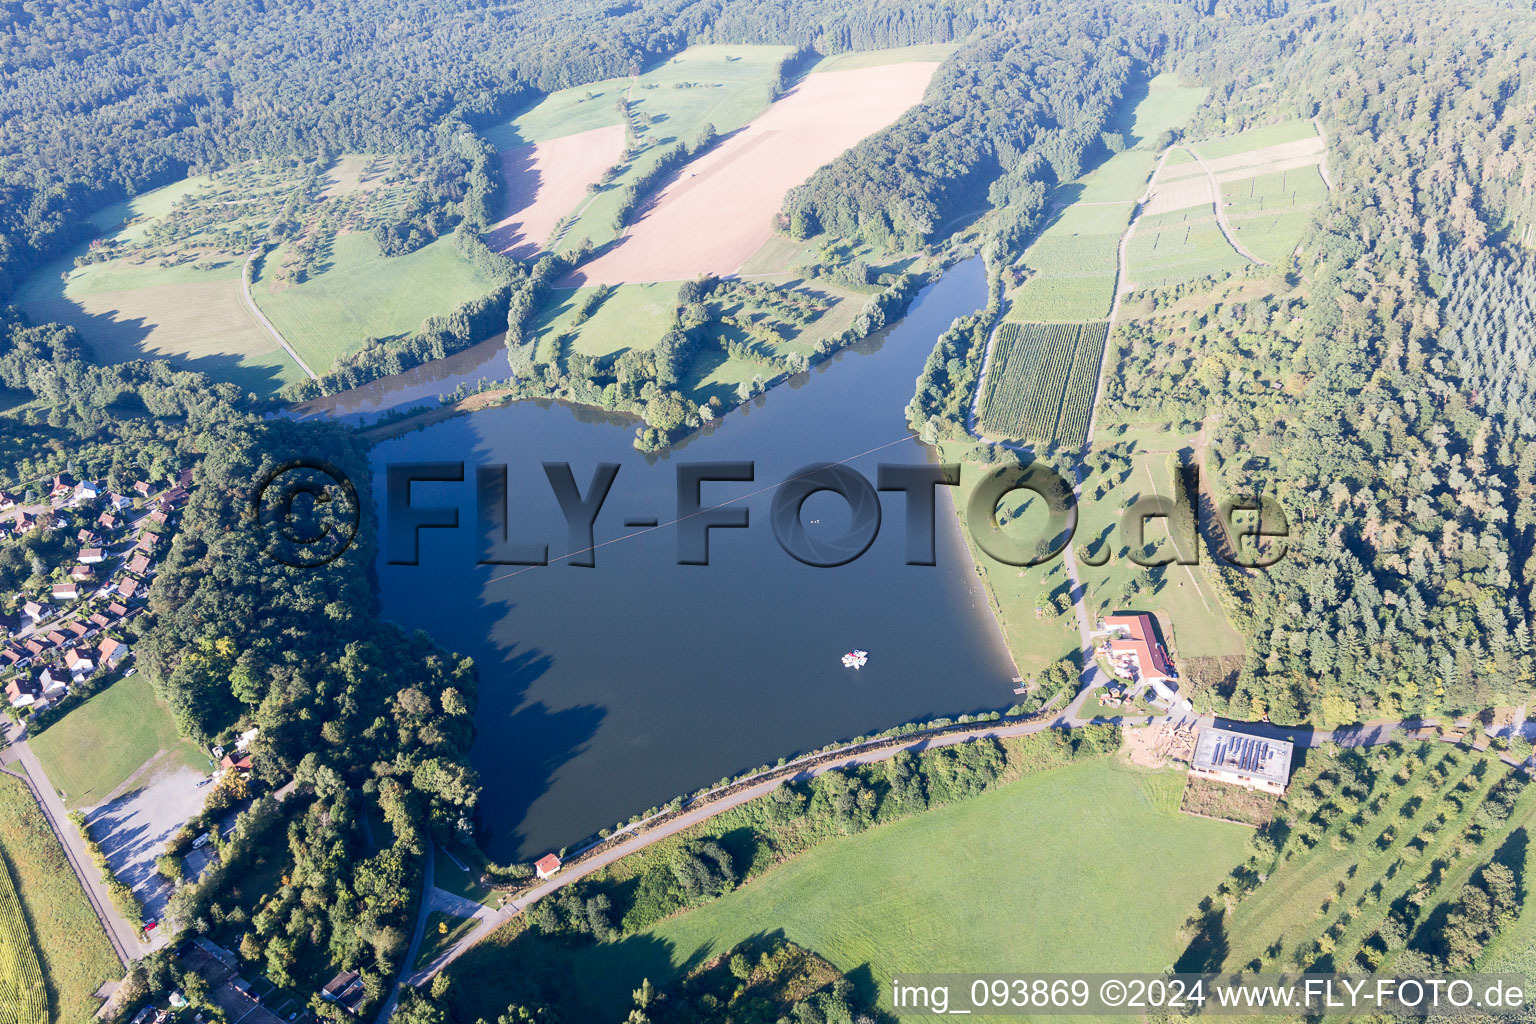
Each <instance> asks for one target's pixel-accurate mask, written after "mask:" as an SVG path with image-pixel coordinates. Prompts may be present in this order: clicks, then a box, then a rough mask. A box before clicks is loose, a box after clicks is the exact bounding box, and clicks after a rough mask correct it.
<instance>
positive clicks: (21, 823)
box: [0, 776, 123, 1024]
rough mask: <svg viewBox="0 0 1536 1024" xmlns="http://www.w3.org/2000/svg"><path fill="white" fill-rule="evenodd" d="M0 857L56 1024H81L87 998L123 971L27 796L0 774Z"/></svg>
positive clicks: (92, 1006) (89, 1004)
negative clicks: (7, 870) (13, 886)
mask: <svg viewBox="0 0 1536 1024" xmlns="http://www.w3.org/2000/svg"><path fill="white" fill-rule="evenodd" d="M0 853H3V854H4V856H3V858H0V859H3V860H4V861H5V862H6V864H7V865H8V866H9V868H10V872H11V877H12V878H13V879H14V880H15V883H16V889H17V893H18V895H19V897H20V903H21V909H22V913H23V917H24V919H25V922H26V925H27V928H28V930H29V932H30V934H31V937H32V943H33V948H34V950H35V954H36V956H37V959H38V961H39V963H40V965H41V967H42V971H43V980H44V983H45V985H46V986H47V991H48V1004H49V1008H50V1010H51V1011H52V1012H51V1014H50V1016H49V1017H47V1018H45V1019H47V1020H51V1021H54V1022H56V1024H89V1022H90V1021H91V1020H92V1018H93V1016H94V1014H95V1012H96V1009H97V1007H98V1006H99V1005H100V1004H99V1003H98V1002H97V1000H96V999H94V998H93V993H94V992H95V991H96V990H97V989H98V988H99V987H101V984H102V983H103V982H106V981H112V980H115V979H117V978H120V977H122V973H123V969H122V966H121V965H120V964H119V963H118V961H117V957H116V955H115V954H114V953H113V952H112V947H111V945H110V944H109V943H108V942H107V937H106V935H105V934H103V932H102V930H101V923H100V922H99V921H97V919H96V915H95V913H94V912H93V911H92V910H91V906H90V904H89V903H88V902H87V901H86V897H85V893H84V892H83V891H82V890H81V888H80V883H79V881H78V880H77V879H76V878H75V875H74V873H73V872H72V871H71V870H70V868H69V863H68V861H66V860H65V858H64V849H63V847H61V846H60V845H59V842H58V840H57V839H56V838H54V835H53V831H52V830H51V829H49V827H48V822H47V821H46V820H45V819H44V818H43V814H42V811H40V810H39V809H38V807H37V803H36V801H34V800H33V799H32V794H31V793H29V792H28V791H27V788H26V786H25V785H23V784H22V783H21V782H20V781H19V780H17V779H12V778H7V777H3V776H0Z"/></svg>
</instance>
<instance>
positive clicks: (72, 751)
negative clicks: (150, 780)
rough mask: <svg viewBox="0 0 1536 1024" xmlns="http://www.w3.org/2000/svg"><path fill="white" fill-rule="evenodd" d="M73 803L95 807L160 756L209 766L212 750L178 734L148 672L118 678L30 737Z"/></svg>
mask: <svg viewBox="0 0 1536 1024" xmlns="http://www.w3.org/2000/svg"><path fill="white" fill-rule="evenodd" d="M29 743H30V745H31V747H32V750H33V751H34V752H35V753H36V754H37V757H38V760H39V761H41V762H42V764H43V770H44V771H45V772H47V773H48V781H49V782H51V783H52V784H53V786H54V788H55V789H57V790H58V791H59V792H60V793H61V794H62V795H63V797H64V802H65V804H66V805H68V806H69V807H70V808H71V809H76V808H84V807H93V806H95V805H96V804H99V803H101V802H102V801H103V800H105V799H106V798H107V796H108V794H110V793H111V792H112V791H113V790H115V789H117V788H118V787H119V786H121V785H122V784H123V783H124V782H126V781H127V780H128V778H129V776H131V775H133V774H134V773H135V772H136V771H138V770H139V769H140V768H142V767H144V766H146V765H148V764H149V763H150V762H151V761H155V760H157V759H160V760H162V762H163V763H164V764H165V765H167V766H170V765H186V766H187V767H190V768H195V769H197V770H199V771H207V769H208V755H207V754H205V753H203V751H202V750H200V749H199V748H198V747H197V746H196V744H194V743H192V741H191V740H187V739H183V738H181V737H180V736H178V735H177V734H176V723H175V721H174V720H173V719H172V718H171V713H170V711H169V710H168V709H167V708H166V707H165V705H164V704H162V703H160V701H159V699H158V698H157V697H156V696H155V691H154V687H153V686H152V685H151V684H150V682H149V678H148V677H147V676H145V675H144V673H142V672H141V673H139V674H138V675H135V676H132V677H130V678H128V679H122V680H119V681H118V682H116V683H113V684H112V685H111V686H110V687H108V688H107V689H105V690H103V691H102V692H101V693H98V694H96V695H95V696H94V697H92V698H91V699H90V700H88V701H86V702H85V703H84V704H82V705H80V706H79V707H77V708H75V709H74V710H73V711H71V712H69V713H68V714H67V715H65V716H64V717H63V718H62V719H60V720H59V721H58V722H56V723H54V724H53V725H52V726H50V727H49V728H48V729H46V730H44V731H43V732H42V733H41V734H40V735H38V736H36V737H34V738H32V739H31V740H30V741H29Z"/></svg>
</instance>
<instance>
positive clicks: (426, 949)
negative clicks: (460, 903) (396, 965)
mask: <svg viewBox="0 0 1536 1024" xmlns="http://www.w3.org/2000/svg"><path fill="white" fill-rule="evenodd" d="M479 923H480V922H478V921H476V920H475V919H474V918H472V917H455V916H454V915H452V914H445V913H443V912H442V911H441V910H434V911H432V912H431V913H430V914H428V915H427V930H426V932H424V933H423V935H422V937H421V951H420V952H419V953H418V954H417V955H416V963H415V965H414V966H413V967H412V968H411V969H412V970H416V971H419V970H421V969H422V968H423V967H425V966H426V965H427V964H429V963H431V962H432V961H433V960H435V959H437V956H438V954H440V953H442V952H443V951H444V950H446V949H449V948H451V947H452V946H453V944H454V943H456V942H458V941H459V940H460V939H462V938H463V937H464V936H466V935H468V934H469V933H470V932H472V931H474V929H475V926H476V925H477V924H479Z"/></svg>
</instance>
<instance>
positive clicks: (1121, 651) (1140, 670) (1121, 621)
mask: <svg viewBox="0 0 1536 1024" xmlns="http://www.w3.org/2000/svg"><path fill="white" fill-rule="evenodd" d="M1104 632H1106V633H1107V634H1109V636H1108V639H1106V640H1105V641H1104V646H1103V647H1102V648H1100V653H1101V654H1103V655H1104V656H1105V657H1106V658H1108V659H1109V664H1110V667H1111V668H1113V669H1114V672H1115V675H1117V676H1119V677H1120V678H1122V679H1129V680H1131V681H1132V682H1139V683H1150V684H1151V685H1152V687H1153V689H1155V690H1157V692H1158V694H1159V696H1163V697H1170V698H1171V697H1172V694H1173V690H1174V687H1169V686H1166V685H1161V684H1165V683H1167V682H1168V681H1170V680H1175V679H1178V678H1179V674H1178V673H1177V672H1176V671H1174V668H1173V661H1172V659H1170V658H1169V657H1168V651H1167V649H1165V648H1164V647H1163V644H1162V641H1160V640H1159V639H1158V638H1157V626H1156V624H1155V623H1153V621H1152V616H1150V615H1148V614H1146V613H1144V612H1143V613H1138V614H1135V615H1110V616H1107V617H1106V618H1105V619H1104Z"/></svg>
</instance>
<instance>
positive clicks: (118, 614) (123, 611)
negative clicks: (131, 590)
mask: <svg viewBox="0 0 1536 1024" xmlns="http://www.w3.org/2000/svg"><path fill="white" fill-rule="evenodd" d="M107 614H108V615H110V616H112V617H113V618H114V619H120V618H122V617H123V616H124V615H127V614H128V606H127V605H123V604H118V603H117V602H116V601H113V602H112V603H111V604H109V605H107Z"/></svg>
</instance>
